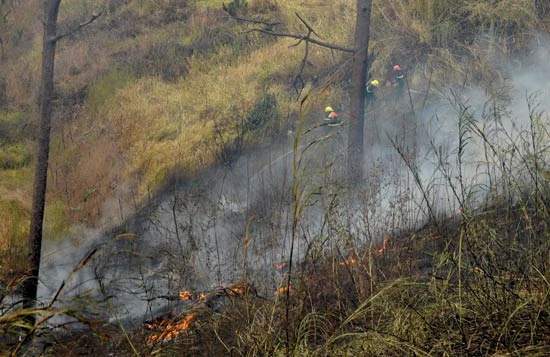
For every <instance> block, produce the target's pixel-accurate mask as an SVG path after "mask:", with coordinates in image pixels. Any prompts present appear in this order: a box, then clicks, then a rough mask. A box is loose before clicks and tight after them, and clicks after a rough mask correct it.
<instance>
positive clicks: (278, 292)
mask: <svg viewBox="0 0 550 357" xmlns="http://www.w3.org/2000/svg"><path fill="white" fill-rule="evenodd" d="M287 291H294V287H293V286H292V285H289V286H283V287H281V288H279V289H277V291H275V293H274V295H279V294H282V293H286V292H287Z"/></svg>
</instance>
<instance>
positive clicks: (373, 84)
mask: <svg viewBox="0 0 550 357" xmlns="http://www.w3.org/2000/svg"><path fill="white" fill-rule="evenodd" d="M379 85H380V82H378V80H377V79H372V80H371V81H369V82H368V83H367V102H369V103H371V102H374V100H375V99H376V89H377V88H378V86H379Z"/></svg>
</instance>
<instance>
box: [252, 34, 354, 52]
mask: <svg viewBox="0 0 550 357" xmlns="http://www.w3.org/2000/svg"><path fill="white" fill-rule="evenodd" d="M249 32H261V33H265V34H267V35H270V36H275V37H290V38H295V39H297V40H306V41H308V42H311V43H313V44H314V45H318V46H321V47H325V48H330V49H333V50H338V51H342V52H348V53H355V49H354V48H349V47H342V46H338V45H334V44H332V43H327V42H323V41H318V40H314V39H312V38H309V37H308V36H307V35H296V34H293V33H285V32H274V31H272V30H266V29H252V30H250V31H249Z"/></svg>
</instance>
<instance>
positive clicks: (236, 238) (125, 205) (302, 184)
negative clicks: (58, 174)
mask: <svg viewBox="0 0 550 357" xmlns="http://www.w3.org/2000/svg"><path fill="white" fill-rule="evenodd" d="M534 45H535V46H534V48H533V50H532V53H530V55H529V56H528V58H522V59H521V60H515V61H513V62H511V63H509V64H507V65H506V66H505V73H506V80H505V81H504V83H503V85H502V88H499V89H498V90H495V89H494V88H493V89H492V91H488V90H486V89H484V88H479V87H475V86H466V87H465V88H463V89H461V90H456V89H452V88H442V89H441V91H440V93H442V94H441V95H440V96H439V97H435V98H434V97H430V98H431V99H430V102H428V105H427V106H426V108H424V110H420V109H421V108H419V103H421V102H422V99H423V96H424V92H423V91H425V90H426V88H410V89H411V90H412V95H413V104H414V105H415V106H416V108H414V109H415V110H414V111H413V110H411V109H412V108H411V104H410V101H409V98H408V97H406V96H404V97H393V96H388V98H384V97H381V98H380V99H379V100H378V102H377V104H376V105H375V106H373V107H371V108H369V110H367V120H369V121H371V122H373V123H374V126H372V125H371V126H368V128H369V130H376V137H377V144H376V145H373V144H372V143H369V149H368V150H367V154H368V157H367V160H366V161H367V162H368V163H369V164H368V171H367V172H366V178H367V179H366V181H365V182H364V183H363V187H362V188H361V190H358V192H356V193H355V194H354V195H353V196H352V197H349V196H348V195H347V193H346V192H347V187H346V182H345V179H344V178H345V176H346V175H345V169H346V165H345V153H346V152H347V145H348V142H347V138H346V134H347V133H346V132H347V127H343V128H341V129H339V131H337V130H334V131H326V130H325V128H317V129H315V130H311V131H310V132H308V133H307V134H305V135H304V136H303V137H301V138H300V145H299V146H298V152H297V153H295V152H294V151H293V149H292V140H293V138H292V137H289V138H283V139H281V140H279V141H276V142H274V143H272V144H271V145H269V146H268V147H265V148H262V149H258V148H256V149H254V150H252V151H251V152H245V153H243V155H242V156H241V157H240V159H239V160H238V161H237V162H236V163H235V164H234V166H233V167H231V168H227V167H218V168H212V169H211V170H209V171H208V172H206V173H204V174H202V175H201V176H200V177H198V178H197V179H196V180H193V181H190V182H186V183H185V184H183V185H181V186H180V187H177V188H175V189H174V190H173V191H171V192H169V193H166V194H165V195H163V196H161V197H158V198H156V199H155V200H154V201H153V202H151V204H150V206H148V207H147V209H145V210H143V211H141V212H135V210H134V209H132V206H131V203H129V202H121V201H120V200H118V199H117V198H114V199H113V200H112V201H111V202H110V203H109V204H106V207H105V213H106V214H105V218H104V219H103V221H102V222H103V224H104V226H103V227H101V229H96V230H92V229H86V228H83V227H75V229H74V230H73V232H72V234H71V235H70V237H64V238H60V239H58V240H55V241H54V240H48V241H46V242H45V244H44V253H43V262H42V267H41V276H40V282H41V285H40V290H39V295H40V297H41V299H43V300H44V301H47V300H48V299H50V298H51V297H52V296H54V295H55V292H56V291H57V289H58V288H59V286H61V283H62V282H63V281H65V280H67V279H68V278H69V277H70V281H66V283H67V285H66V287H65V289H64V294H63V295H62V298H63V300H64V301H69V300H70V299H72V298H74V297H75V296H81V295H82V294H88V295H86V296H90V294H89V293H88V292H89V291H93V294H92V295H93V296H94V299H93V300H94V301H96V302H97V301H101V300H102V299H101V298H103V300H102V302H97V306H96V307H103V308H104V307H105V304H106V302H105V301H107V302H108V303H109V304H111V307H114V309H113V310H112V311H115V313H110V314H109V316H107V317H108V318H111V319H114V318H117V319H124V318H126V319H131V318H136V319H138V320H140V319H146V318H150V317H153V316H154V315H155V314H156V313H158V311H159V310H162V311H166V310H167V309H168V310H170V309H176V308H177V306H178V302H177V301H175V300H177V299H174V297H176V296H177V293H178V292H179V291H182V290H193V291H204V290H209V289H212V288H213V287H215V286H218V285H227V284H230V283H233V282H236V281H239V280H244V279H246V280H248V281H250V282H253V283H254V284H256V285H257V288H258V291H259V292H260V293H261V294H262V295H264V296H272V295H273V292H274V291H275V289H276V287H277V286H278V285H279V284H280V283H281V282H282V281H283V280H284V277H285V272H281V270H278V269H275V264H278V263H282V262H288V260H289V259H290V251H291V249H292V248H294V252H293V258H294V259H293V264H300V263H301V262H302V261H303V260H304V259H306V257H308V256H310V255H312V254H316V253H315V252H319V251H323V250H331V252H332V253H334V254H337V255H341V257H342V259H345V258H347V255H348V254H349V253H350V252H353V251H354V250H355V251H358V250H360V249H362V248H363V247H366V246H368V245H372V244H376V245H378V243H379V242H380V241H382V238H383V237H384V236H386V235H391V234H398V233H399V232H400V231H404V230H407V229H411V228H417V227H419V226H421V225H423V224H424V223H425V222H426V220H428V219H439V218H441V217H447V216H449V215H450V216H455V215H457V210H459V209H465V208H469V209H476V205H478V204H479V203H480V202H482V201H483V200H485V199H487V198H490V197H491V195H496V194H498V193H499V192H500V191H499V187H498V185H499V183H500V181H501V180H502V179H503V177H507V175H510V176H513V177H514V178H515V179H517V180H518V182H520V181H521V177H523V176H525V163H524V162H522V161H523V160H522V159H523V158H525V157H526V156H528V154H529V153H528V150H530V148H529V145H526V144H527V143H528V142H529V140H528V138H527V137H526V136H525V135H526V133H529V132H531V133H532V132H533V129H532V128H533V123H534V122H540V121H543V120H544V119H547V114H546V113H547V112H548V110H549V109H550V88H549V83H548V78H550V65H549V64H548V63H547V58H549V57H548V55H549V54H550V45H549V42H548V41H544V40H543V39H542V38H536V39H534ZM494 87H496V86H494ZM323 130H324V131H323ZM538 130H539V129H537V131H536V134H537V135H539V140H543V136H544V135H547V134H546V133H544V132H542V131H538ZM540 130H542V129H540ZM546 139H547V138H546ZM513 145H516V146H517V148H516V149H515V150H516V151H513V150H511V148H513ZM295 155H297V156H295ZM294 159H296V161H295V160H294ZM503 161H505V162H507V163H509V164H510V165H509V166H507V167H506V168H505V169H503V168H502V162H503ZM298 162H299V165H298V166H296V169H294V167H295V166H294V165H295V164H297V163H298ZM522 165H523V166H522ZM503 170H505V171H503ZM293 187H295V188H297V189H296V190H294V191H293ZM293 192H297V193H298V195H297V196H296V197H293ZM294 200H298V205H296V206H293V203H295V201H294ZM349 202H352V203H349ZM464 206H467V207H464ZM119 217H120V222H121V223H122V222H123V223H124V225H123V226H118V223H119ZM296 222H297V223H298V224H297V225H294V224H295V223H296ZM113 227H115V228H114V229H113ZM121 227H123V228H124V229H122V228H121ZM107 228H108V229H107ZM293 229H295V230H294V231H293ZM125 232H130V233H132V234H122V233H125ZM74 237H78V239H75V238H74ZM94 249H97V253H96V254H95V255H94V257H93V259H92V260H91V261H90V262H89V263H88V264H87V265H86V266H85V267H84V268H82V269H80V270H79V271H78V272H77V273H75V274H71V271H72V270H73V269H74V267H75V266H77V265H78V263H79V262H80V260H81V259H82V258H83V257H85V256H86V254H87V253H88V252H90V251H93V250H94ZM106 311H107V310H106ZM114 315H116V316H114Z"/></svg>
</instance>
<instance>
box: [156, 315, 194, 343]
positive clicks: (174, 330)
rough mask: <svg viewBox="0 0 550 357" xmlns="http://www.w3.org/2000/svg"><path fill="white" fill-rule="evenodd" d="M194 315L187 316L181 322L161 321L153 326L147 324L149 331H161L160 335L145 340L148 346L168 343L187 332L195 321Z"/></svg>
mask: <svg viewBox="0 0 550 357" xmlns="http://www.w3.org/2000/svg"><path fill="white" fill-rule="evenodd" d="M195 318H196V315H195V314H189V315H187V316H186V317H185V319H183V321H180V322H177V323H172V322H169V321H167V320H162V321H161V322H159V323H157V324H156V325H155V324H149V325H147V327H149V328H150V329H153V328H156V327H161V328H163V331H162V332H161V333H160V334H157V335H153V336H151V337H149V338H148V339H147V343H148V344H152V343H155V342H158V341H169V340H171V339H173V338H174V337H176V336H177V335H179V334H180V333H182V332H183V331H185V330H188V329H189V327H190V326H191V323H192V322H193V321H194V320H195Z"/></svg>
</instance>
